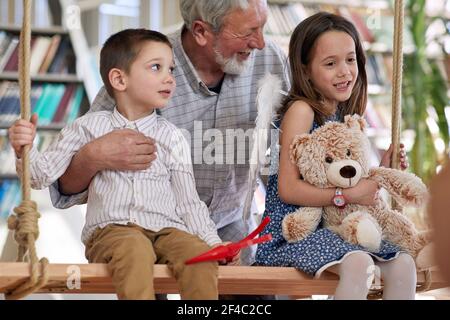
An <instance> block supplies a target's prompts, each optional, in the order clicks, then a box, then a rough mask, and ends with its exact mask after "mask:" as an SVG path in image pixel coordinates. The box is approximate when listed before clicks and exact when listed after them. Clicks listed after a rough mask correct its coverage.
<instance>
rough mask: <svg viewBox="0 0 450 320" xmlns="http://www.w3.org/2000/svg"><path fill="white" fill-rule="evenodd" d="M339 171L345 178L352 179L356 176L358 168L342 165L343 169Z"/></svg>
mask: <svg viewBox="0 0 450 320" xmlns="http://www.w3.org/2000/svg"><path fill="white" fill-rule="evenodd" d="M339 173H340V174H341V176H342V177H343V178H347V179H350V178H353V177H354V176H356V169H355V167H353V166H345V167H342V168H341V170H339Z"/></svg>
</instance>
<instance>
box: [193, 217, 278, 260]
mask: <svg viewBox="0 0 450 320" xmlns="http://www.w3.org/2000/svg"><path fill="white" fill-rule="evenodd" d="M269 222H270V218H269V217H266V218H264V220H263V221H262V222H261V224H260V225H259V226H258V228H256V229H255V230H254V231H253V232H252V233H250V234H249V235H248V236H246V237H245V238H244V239H242V240H241V241H239V242H236V243H230V244H227V245H222V246H218V247H216V248H214V249H211V250H209V251H207V252H205V253H202V254H201V255H198V256H196V257H194V258H192V259H189V260H187V261H186V262H185V263H186V264H193V263H197V262H204V261H217V260H226V261H227V262H230V261H231V260H233V257H235V256H236V255H237V254H238V253H239V251H240V250H241V249H242V248H246V247H249V246H252V245H254V244H257V243H263V242H267V241H270V240H272V234H270V233H268V234H265V235H263V236H261V237H258V238H256V239H254V238H255V237H256V236H257V235H258V234H259V233H261V231H263V230H264V227H265V226H266V225H267V224H268V223H269Z"/></svg>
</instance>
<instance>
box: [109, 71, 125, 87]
mask: <svg viewBox="0 0 450 320" xmlns="http://www.w3.org/2000/svg"><path fill="white" fill-rule="evenodd" d="M108 78H109V83H110V84H111V86H112V87H113V88H114V89H115V90H117V91H125V89H126V88H127V78H126V76H125V73H124V72H123V71H122V70H120V69H117V68H112V69H111V70H110V71H109V73H108Z"/></svg>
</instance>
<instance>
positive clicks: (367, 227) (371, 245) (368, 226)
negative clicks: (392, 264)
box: [356, 219, 381, 252]
mask: <svg viewBox="0 0 450 320" xmlns="http://www.w3.org/2000/svg"><path fill="white" fill-rule="evenodd" d="M356 238H357V239H358V244H360V245H361V246H363V247H365V248H367V249H368V250H369V251H371V252H378V251H379V250H380V245H381V232H380V230H379V228H377V226H376V225H375V224H374V223H373V222H372V221H371V220H369V219H363V220H361V221H360V222H359V223H358V226H357V228H356Z"/></svg>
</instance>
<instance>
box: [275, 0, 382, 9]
mask: <svg viewBox="0 0 450 320" xmlns="http://www.w3.org/2000/svg"><path fill="white" fill-rule="evenodd" d="M267 2H268V3H269V4H289V3H295V2H301V3H302V4H325V5H335V6H347V7H360V8H366V9H379V10H383V9H389V3H388V2H387V1H386V0H371V1H369V2H368V1H364V0H268V1H267Z"/></svg>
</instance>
